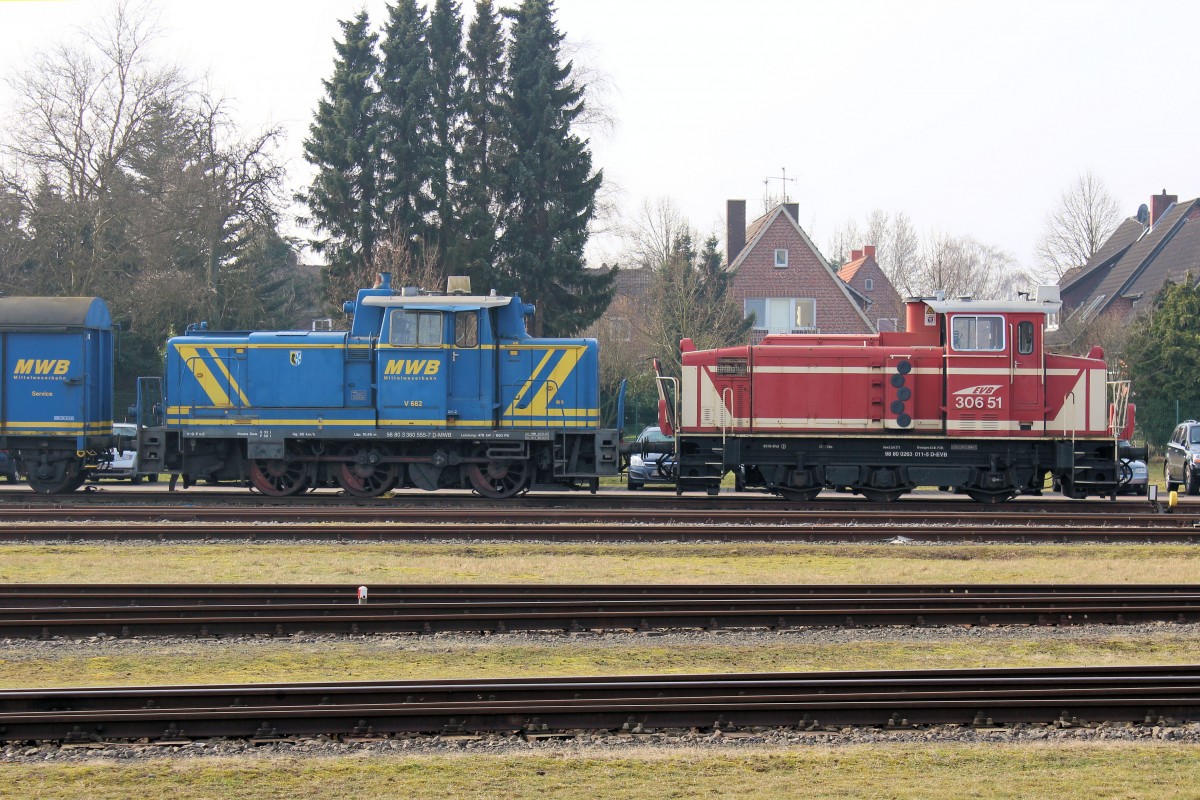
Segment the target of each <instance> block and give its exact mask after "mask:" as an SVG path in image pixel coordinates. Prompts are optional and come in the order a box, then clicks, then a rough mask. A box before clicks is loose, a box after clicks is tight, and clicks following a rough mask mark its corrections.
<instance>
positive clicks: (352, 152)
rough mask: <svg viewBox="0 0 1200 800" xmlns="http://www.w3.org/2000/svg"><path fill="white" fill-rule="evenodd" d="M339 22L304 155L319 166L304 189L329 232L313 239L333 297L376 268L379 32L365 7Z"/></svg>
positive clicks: (313, 213)
mask: <svg viewBox="0 0 1200 800" xmlns="http://www.w3.org/2000/svg"><path fill="white" fill-rule="evenodd" d="M340 24H341V26H342V36H343V39H342V41H340V42H335V43H334V46H335V47H336V49H337V57H336V59H335V60H334V66H333V77H331V78H330V79H329V80H327V81H323V82H322V83H323V84H324V86H325V97H324V98H322V99H321V101H320V103H319V104H318V105H317V112H316V115H315V117H316V118H315V120H314V121H313V124H312V125H311V126H310V127H309V136H308V138H307V139H306V140H305V141H304V158H305V160H306V161H308V163H310V164H312V165H313V166H315V167H316V168H317V174H316V176H315V177H314V178H313V182H312V184H311V185H310V186H309V187H308V190H307V191H306V192H304V193H303V194H302V195H301V199H302V200H303V201H304V202H306V203H307V205H308V208H309V212H310V214H311V219H312V221H313V222H314V223H315V227H316V228H317V229H318V230H319V231H322V232H323V233H324V234H325V238H322V239H317V240H315V241H313V242H312V245H313V249H314V250H316V251H317V252H318V253H321V254H323V255H324V256H325V259H326V264H327V266H326V268H325V286H326V289H325V296H326V298H327V299H328V300H329V301H330V302H335V303H336V302H338V299H339V298H340V297H341V296H342V295H343V294H344V293H345V292H346V291H348V290H352V289H353V288H354V287H355V286H356V285H358V284H359V283H360V281H361V280H362V279H363V278H364V276H367V275H369V274H370V273H371V272H372V255H373V251H374V248H375V237H376V233H377V230H378V224H377V222H376V201H377V197H376V169H377V166H376V165H377V159H378V153H377V147H376V139H375V113H376V108H377V100H378V95H377V92H376V89H375V76H376V71H377V70H378V68H379V59H378V56H377V55H376V53H375V42H376V39H377V37H376V35H375V34H373V33H370V32H369V30H368V21H367V12H366V11H362V12H360V13H359V14H358V16H357V17H355V18H354V19H353V20H351V21H342V22H341V23H340Z"/></svg>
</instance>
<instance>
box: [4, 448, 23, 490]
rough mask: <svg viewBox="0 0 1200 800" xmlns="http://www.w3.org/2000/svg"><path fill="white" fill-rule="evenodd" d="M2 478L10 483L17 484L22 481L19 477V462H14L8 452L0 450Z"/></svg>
mask: <svg viewBox="0 0 1200 800" xmlns="http://www.w3.org/2000/svg"><path fill="white" fill-rule="evenodd" d="M0 477H3V478H4V479H5V480H6V481H8V482H9V483H16V482H17V481H19V480H20V477H18V475H17V462H15V461H13V459H12V457H11V456H9V454H8V451H7V450H0Z"/></svg>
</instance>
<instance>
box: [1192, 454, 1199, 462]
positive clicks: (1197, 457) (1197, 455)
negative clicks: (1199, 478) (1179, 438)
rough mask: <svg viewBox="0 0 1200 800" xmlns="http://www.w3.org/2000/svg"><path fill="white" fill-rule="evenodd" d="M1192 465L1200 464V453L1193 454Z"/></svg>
mask: <svg viewBox="0 0 1200 800" xmlns="http://www.w3.org/2000/svg"><path fill="white" fill-rule="evenodd" d="M1192 463H1193V464H1200V453H1193V454H1192Z"/></svg>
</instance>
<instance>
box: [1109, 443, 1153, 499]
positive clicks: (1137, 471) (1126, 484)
mask: <svg viewBox="0 0 1200 800" xmlns="http://www.w3.org/2000/svg"><path fill="white" fill-rule="evenodd" d="M1119 444H1120V446H1121V447H1128V446H1129V442H1127V441H1125V440H1124V439H1122V440H1121V441H1120V443H1119ZM1149 489H1150V470H1149V469H1148V468H1147V467H1146V462H1145V461H1142V460H1141V459H1137V458H1131V459H1126V460H1123V461H1122V462H1121V486H1120V488H1118V489H1117V491H1118V492H1119V493H1121V494H1140V495H1145V494H1146V493H1147V492H1148V491H1149Z"/></svg>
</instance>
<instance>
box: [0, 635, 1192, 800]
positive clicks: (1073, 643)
mask: <svg viewBox="0 0 1200 800" xmlns="http://www.w3.org/2000/svg"><path fill="white" fill-rule="evenodd" d="M873 635H875V636H879V637H883V638H882V640H870V641H852V642H834V643H829V642H805V641H803V639H802V638H800V637H802V636H803V634H785V635H780V636H773V635H770V634H764V635H761V636H757V637H753V639H752V641H750V642H745V641H741V642H735V643H729V644H725V643H722V642H720V641H719V639H720V638H722V637H719V636H718V637H712V638H710V639H708V640H699V639H686V640H680V639H671V638H670V637H665V638H659V637H605V638H604V639H601V640H587V639H584V640H579V641H575V642H574V643H573V644H572V645H571V646H569V647H567V646H564V644H563V643H556V642H554V641H545V640H543V641H541V642H535V643H523V642H522V638H521V637H513V638H511V639H510V638H509V637H506V636H498V637H490V638H486V639H480V640H478V641H472V640H467V639H457V640H455V641H453V642H447V641H446V640H443V639H441V638H438V637H430V638H427V639H416V638H412V639H408V638H386V639H377V638H373V637H371V638H365V639H354V640H325V639H321V640H308V641H288V640H245V641H236V640H231V641H225V642H174V643H170V644H167V645H164V646H162V647H160V648H154V649H147V648H146V647H145V646H144V645H139V643H137V642H113V643H106V644H103V645H95V644H80V645H72V646H68V647H57V646H56V647H54V648H35V649H33V650H30V651H19V650H13V649H7V650H0V688H36V687H62V686H119V685H151V684H176V683H182V684H187V683H273V682H294V681H321V680H335V681H350V680H419V679H437V678H479V677H490V678H501V677H528V676H534V675H538V676H557V675H562V676H584V675H638V674H666V673H674V674H681V673H692V672H696V673H706V672H789V671H799V672H806V671H824V670H866V669H940V668H949V669H957V668H969V667H988V666H1004V667H1023V666H1047V667H1050V666H1074V665H1080V666H1086V665H1096V666H1098V665H1121V664H1129V665H1135V664H1186V663H1194V662H1195V661H1196V653H1197V652H1200V633H1193V634H1190V635H1188V634H1183V633H1175V632H1172V631H1171V628H1169V627H1166V626H1164V628H1163V633H1162V634H1161V635H1157V636H1153V637H1149V636H1145V635H1142V636H1137V637H1129V638H1124V637H1121V638H1072V639H1069V640H1067V639H1060V640H1056V639H1054V638H1049V639H1047V638H1042V637H1038V638H988V639H981V638H978V637H975V636H971V635H970V634H969V632H964V635H962V636H957V637H947V638H944V639H942V640H934V641H923V640H912V639H905V638H900V637H894V636H893V637H888V635H887V634H886V633H884V632H877V633H874V634H873ZM713 639H717V640H718V641H713ZM0 796H2V795H0Z"/></svg>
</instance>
